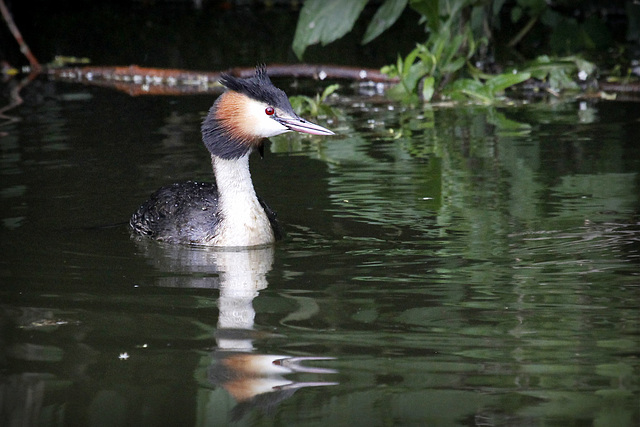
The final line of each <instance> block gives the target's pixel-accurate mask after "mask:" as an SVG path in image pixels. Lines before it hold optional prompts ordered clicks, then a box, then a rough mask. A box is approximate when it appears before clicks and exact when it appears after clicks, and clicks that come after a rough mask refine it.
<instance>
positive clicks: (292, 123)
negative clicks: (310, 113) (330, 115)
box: [276, 116, 335, 135]
mask: <svg viewBox="0 0 640 427" xmlns="http://www.w3.org/2000/svg"><path fill="white" fill-rule="evenodd" d="M276 120H277V121H278V122H280V123H281V124H282V125H283V126H286V127H288V128H289V129H291V130H294V131H296V132H302V133H310V134H311V135H335V133H333V132H332V131H330V130H329V129H327V128H323V127H322V126H319V125H317V124H315V123H311V122H308V121H306V120H305V119H303V118H301V117H297V116H296V117H278V118H276Z"/></svg>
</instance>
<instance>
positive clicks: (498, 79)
mask: <svg viewBox="0 0 640 427" xmlns="http://www.w3.org/2000/svg"><path fill="white" fill-rule="evenodd" d="M529 78H531V74H530V73H503V74H498V75H497V76H493V77H491V78H490V79H489V80H487V81H486V83H485V85H486V86H487V87H488V88H489V90H490V92H491V93H492V94H493V95H496V94H498V93H500V92H502V91H504V90H505V89H506V88H508V87H511V86H515V85H517V84H518V83H522V82H523V81H525V80H528V79H529Z"/></svg>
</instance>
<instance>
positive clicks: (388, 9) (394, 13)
mask: <svg viewBox="0 0 640 427" xmlns="http://www.w3.org/2000/svg"><path fill="white" fill-rule="evenodd" d="M406 6H407V0H386V1H385V2H384V3H383V4H382V6H380V8H379V9H378V11H377V12H376V14H375V15H374V16H373V18H372V19H371V22H370V23H369V26H368V27H367V31H366V32H365V34H364V37H363V38H362V44H367V43H369V42H370V41H371V40H373V39H375V38H376V37H378V36H379V35H380V34H382V33H383V32H384V31H385V30H386V29H387V28H389V27H390V26H392V25H393V24H394V22H396V21H397V20H398V18H399V17H400V15H401V14H402V12H403V11H404V9H405V7H406Z"/></svg>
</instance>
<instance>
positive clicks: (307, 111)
mask: <svg viewBox="0 0 640 427" xmlns="http://www.w3.org/2000/svg"><path fill="white" fill-rule="evenodd" d="M339 88H340V85H337V84H333V85H329V86H327V87H326V88H325V89H324V91H323V92H322V94H316V96H315V97H314V98H311V97H309V96H305V95H296V96H292V97H290V98H289V101H290V102H291V106H292V107H293V110H294V111H295V112H296V114H299V115H305V116H311V117H318V116H332V117H337V116H338V113H337V111H335V110H334V109H333V108H332V107H331V106H329V105H327V103H326V100H327V98H328V97H329V96H330V95H331V94H332V93H333V92H335V91H336V90H338V89H339Z"/></svg>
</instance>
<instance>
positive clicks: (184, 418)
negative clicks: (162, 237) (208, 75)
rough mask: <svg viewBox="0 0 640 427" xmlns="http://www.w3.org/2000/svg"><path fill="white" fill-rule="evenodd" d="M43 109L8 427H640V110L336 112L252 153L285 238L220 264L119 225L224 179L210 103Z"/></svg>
mask: <svg viewBox="0 0 640 427" xmlns="http://www.w3.org/2000/svg"><path fill="white" fill-rule="evenodd" d="M282 86H283V88H285V89H287V90H288V91H289V92H290V93H291V92H292V89H291V88H289V87H288V85H287V84H286V83H285V84H282ZM346 92H347V91H346V90H345V93H346ZM25 96H26V103H25V104H24V105H23V106H21V107H20V108H18V109H17V110H14V111H13V112H12V114H14V115H15V116H17V117H18V118H19V119H20V121H19V122H16V123H11V124H6V125H4V126H3V127H1V128H0V131H2V132H4V133H5V135H4V136H1V137H0V150H1V153H2V156H1V165H0V174H1V177H2V178H1V181H0V198H1V199H2V203H1V204H0V206H1V207H0V212H1V213H2V216H1V219H2V225H1V227H0V233H1V234H0V236H1V242H0V245H1V250H2V252H1V254H2V256H1V260H0V280H1V283H2V284H1V286H0V298H1V303H0V310H1V311H0V313H1V317H0V322H1V327H2V329H1V333H0V352H1V357H0V363H1V365H0V366H1V367H2V369H1V371H0V372H1V373H0V402H1V404H2V418H0V424H1V425H7V426H9V425H36V424H38V425H211V426H214V425H215V426H217V425H226V424H232V423H237V424H238V425H279V426H294V425H305V426H306V425H310V426H314V425H317V426H326V425H330V426H342V425H344V426H360V425H361V426H380V425H389V426H390V425H416V426H422V425H468V426H493V425H496V426H497V425H557V426H566V425H596V426H637V425H638V423H640V409H639V407H640V401H639V399H640V380H639V374H640V360H639V358H638V357H639V355H640V343H639V338H640V335H639V333H640V324H639V318H640V310H639V305H640V303H639V301H640V223H639V221H640V220H639V218H640V200H639V199H640V188H639V175H638V172H639V171H640V145H639V143H638V141H639V138H640V121H639V118H640V105H639V104H632V103H620V102H617V103H616V102H592V101H570V102H557V103H551V104H540V105H524V106H513V107H504V108H495V107H469V106H460V107H433V108H431V107H429V108H421V109H406V108H403V107H401V106H399V105H397V104H389V103H385V102H382V101H380V100H378V99H374V98H367V97H360V96H356V95H350V96H345V95H343V96H342V97H341V98H340V99H335V100H334V101H333V102H334V103H335V107H336V108H338V109H340V110H341V111H342V117H341V118H339V119H333V120H326V119H320V120H319V123H320V124H322V125H324V126H327V127H330V128H331V129H333V130H335V131H336V132H337V133H338V135H337V136H336V137H331V138H319V137H301V136H299V135H284V136H281V137H278V138H274V139H273V141H272V144H271V146H270V147H269V149H268V150H267V153H266V158H265V159H264V160H261V159H260V158H259V157H258V156H254V158H253V159H252V173H253V177H254V181H255V183H256V187H257V190H258V193H259V194H261V196H262V197H263V198H265V199H266V200H267V201H268V202H269V203H270V205H271V206H272V207H273V208H274V209H275V210H277V211H278V214H279V218H280V220H281V222H282V223H283V224H284V226H285V228H286V231H287V233H288V236H287V238H286V240H285V241H283V242H281V243H279V244H278V245H276V246H275V247H274V248H267V249H262V250H253V251H238V252H216V251H212V250H208V249H202V248H197V247H171V246H165V245H161V244H157V243H154V242H147V241H138V240H136V239H132V238H131V236H130V234H129V231H128V228H127V226H126V224H125V223H126V221H128V218H129V215H130V214H131V213H132V212H133V211H134V210H135V209H136V208H137V207H138V205H139V204H140V203H141V202H143V201H144V200H145V199H146V197H147V196H148V195H149V194H150V193H151V192H152V191H154V190H155V189H156V188H158V187H160V186H162V185H165V184H169V183H172V182H177V181H181V180H186V179H196V180H211V179H212V176H211V171H210V164H209V159H208V155H207V152H206V150H205V148H204V147H203V145H202V144H201V142H200V135H199V123H200V120H201V117H202V116H203V114H204V113H205V112H206V110H207V109H208V108H209V106H210V105H211V103H212V102H213V97H212V96H193V97H181V98H178V97H175V98H172V97H138V98H131V97H129V96H127V95H124V94H121V93H115V92H112V91H109V90H106V89H95V88H85V87H81V86H74V85H69V84H61V83H57V84H54V83H48V82H44V81H40V82H36V84H34V85H32V86H31V87H30V88H29V90H28V91H27V93H26V95H25ZM274 361H275V363H274Z"/></svg>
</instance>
